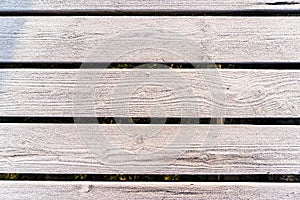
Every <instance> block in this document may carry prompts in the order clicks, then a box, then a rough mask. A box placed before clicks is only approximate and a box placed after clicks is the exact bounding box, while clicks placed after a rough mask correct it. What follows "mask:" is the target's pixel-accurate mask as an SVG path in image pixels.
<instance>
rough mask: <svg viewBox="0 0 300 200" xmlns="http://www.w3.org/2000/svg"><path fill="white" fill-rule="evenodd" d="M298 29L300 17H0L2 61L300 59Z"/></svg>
mask: <svg viewBox="0 0 300 200" xmlns="http://www.w3.org/2000/svg"><path fill="white" fill-rule="evenodd" d="M16 24H20V25H19V27H16ZM299 33H300V18H299V17H103V16H102V17H2V18H0V45H1V49H0V61H22V62H38V61H40V62H87V61H91V62H92V61H94V62H108V63H110V62H191V63H194V62H211V63H214V62H228V63H231V62H300V56H299V55H300V34H299ZM12 44H13V46H12ZM4 52H5V53H4Z"/></svg>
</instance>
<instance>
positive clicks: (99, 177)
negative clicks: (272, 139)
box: [0, 173, 300, 183]
mask: <svg viewBox="0 0 300 200" xmlns="http://www.w3.org/2000/svg"><path fill="white" fill-rule="evenodd" d="M0 180H19V181H123V182H133V181H134V182H138V181H144V182H277V183H278V182H289V183H298V182H300V175H298V174H289V175H286V174H285V175H266V174H258V175H223V174H220V175H174V174H167V175H142V174H132V175H131V174H130V175H128V174H4V173H2V174H0Z"/></svg>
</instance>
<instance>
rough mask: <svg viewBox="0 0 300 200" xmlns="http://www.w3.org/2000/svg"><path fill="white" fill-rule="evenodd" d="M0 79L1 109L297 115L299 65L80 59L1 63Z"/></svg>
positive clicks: (6, 112)
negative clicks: (55, 64)
mask: <svg viewBox="0 0 300 200" xmlns="http://www.w3.org/2000/svg"><path fill="white" fill-rule="evenodd" d="M95 66H98V65H95ZM102 67H103V66H102ZM144 67H146V66H144ZM148 67H149V66H148ZM0 79H1V82H0V92H1V95H0V116H33V117H34V116H35V117H37V116H44V117H51V116H52V117H53V116H56V117H162V118H164V117H209V118H210V117H211V118H214V117H299V116H300V90H299V88H300V71H298V70H239V69H236V70H228V69H227V70H225V69H222V70H216V69H177V70H172V69H127V70H125V69H87V68H86V66H82V68H81V69H1V70H0Z"/></svg>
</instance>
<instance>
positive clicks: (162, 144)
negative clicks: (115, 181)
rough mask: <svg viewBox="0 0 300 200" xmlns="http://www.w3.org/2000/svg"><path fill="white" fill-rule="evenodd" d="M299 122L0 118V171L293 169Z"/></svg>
mask: <svg viewBox="0 0 300 200" xmlns="http://www.w3.org/2000/svg"><path fill="white" fill-rule="evenodd" d="M299 132H300V127H299V126H251V125H234V126H231V125H211V126H210V125H166V124H165V125H153V124H151V125H147V124H146V125H126V124H116V125H99V124H76V125H74V124H0V173H46V174H48V173H54V174H59V173H63V174H74V173H78V174H81V173H82V174H92V173H96V174H101V173H104V174H269V173H270V174H299V173H300V171H299V169H300V135H299Z"/></svg>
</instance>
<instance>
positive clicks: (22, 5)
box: [0, 0, 300, 13]
mask: <svg viewBox="0 0 300 200" xmlns="http://www.w3.org/2000/svg"><path fill="white" fill-rule="evenodd" d="M278 2H279V5H276V3H278ZM280 2H281V4H280ZM272 4H275V5H272ZM299 4H300V1H299V0H293V1H292V0H287V1H278V0H213V1H212V0H210V1H207V0H173V1H171V0H160V1H157V0H147V1H145V0H102V1H95V0H84V1H83V0H76V1H74V0H64V1H57V0H1V2H0V10H1V11H12V12H13V11H27V12H28V11H60V12H63V11H86V12H91V11H93V12H112V13H122V12H195V13H196V12H205V11H257V10H259V11H270V10H289V11H298V10H299V9H300V5H299Z"/></svg>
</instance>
